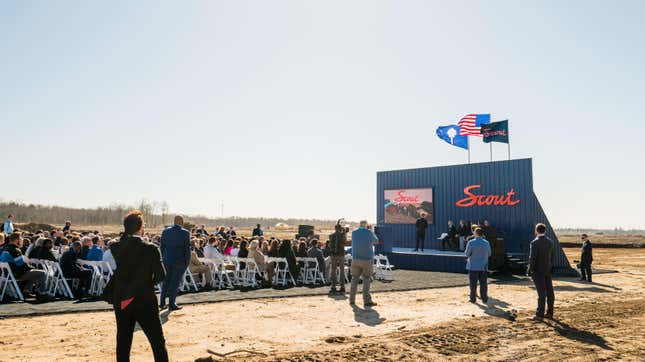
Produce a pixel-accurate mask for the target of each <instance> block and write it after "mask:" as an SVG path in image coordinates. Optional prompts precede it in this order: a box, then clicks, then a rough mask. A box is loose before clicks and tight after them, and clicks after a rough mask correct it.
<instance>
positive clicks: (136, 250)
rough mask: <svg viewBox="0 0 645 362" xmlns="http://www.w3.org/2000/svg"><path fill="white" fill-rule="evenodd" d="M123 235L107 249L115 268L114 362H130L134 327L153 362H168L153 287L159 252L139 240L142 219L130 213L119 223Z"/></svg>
mask: <svg viewBox="0 0 645 362" xmlns="http://www.w3.org/2000/svg"><path fill="white" fill-rule="evenodd" d="M123 226H124V228H125V232H124V233H123V235H122V236H121V239H120V240H119V241H118V242H116V243H114V244H112V245H111V246H110V250H111V252H112V255H113V256H114V261H115V262H116V265H117V268H116V270H115V272H114V278H113V281H112V282H113V283H114V284H113V288H112V289H106V291H105V293H110V291H111V293H110V294H111V295H109V300H111V303H112V304H113V307H114V314H115V316H116V360H117V362H121V361H129V360H130V349H131V347H132V337H133V334H134V327H135V324H136V323H138V324H139V326H140V327H141V329H142V330H143V333H144V334H145V335H146V337H147V338H148V342H149V343H150V347H151V349H152V353H153V356H154V360H155V362H166V361H168V350H167V349H166V340H165V338H164V335H163V329H162V327H161V321H160V320H159V308H158V305H157V296H156V295H155V290H154V286H155V284H157V283H160V282H161V281H162V280H164V277H165V271H164V268H163V265H162V264H161V255H159V249H157V247H156V246H155V245H154V244H151V243H148V242H146V241H144V240H143V239H142V238H141V235H142V234H143V216H142V215H141V212H140V211H136V210H134V211H131V212H130V213H129V214H128V215H127V216H126V217H125V219H124V220H123Z"/></svg>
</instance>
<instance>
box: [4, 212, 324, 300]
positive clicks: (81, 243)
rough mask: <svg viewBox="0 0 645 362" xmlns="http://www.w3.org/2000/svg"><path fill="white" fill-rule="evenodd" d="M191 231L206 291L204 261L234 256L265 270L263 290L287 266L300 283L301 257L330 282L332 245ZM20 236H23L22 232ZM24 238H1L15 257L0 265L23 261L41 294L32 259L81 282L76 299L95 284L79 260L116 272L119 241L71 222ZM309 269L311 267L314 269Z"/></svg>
mask: <svg viewBox="0 0 645 362" xmlns="http://www.w3.org/2000/svg"><path fill="white" fill-rule="evenodd" d="M189 231H190V235H191V257H190V263H189V265H188V268H189V270H190V272H191V273H193V274H194V275H195V276H196V282H199V283H201V284H203V285H206V286H207V288H208V286H210V283H211V273H210V272H209V266H208V265H207V264H205V263H204V262H202V260H200V259H201V258H209V259H225V258H226V257H228V256H231V257H237V258H248V259H253V260H254V261H255V264H256V265H257V267H258V270H259V271H260V273H259V274H260V275H261V276H258V278H260V279H261V280H260V283H259V285H261V286H271V285H272V281H273V279H274V275H275V268H276V267H280V268H284V267H285V266H288V268H289V271H290V273H291V275H292V276H293V277H294V279H296V280H297V279H298V276H299V275H300V270H301V269H302V268H303V267H305V265H304V263H303V262H300V263H299V262H298V261H297V259H296V258H315V259H316V260H317V262H318V266H319V269H320V271H321V272H322V273H323V275H324V276H325V280H327V279H328V276H329V274H330V270H329V265H330V257H331V256H330V255H331V254H330V252H329V250H327V249H328V244H329V243H328V242H326V243H324V244H323V243H321V242H320V241H319V240H317V239H313V238H299V239H294V240H291V239H283V240H280V239H277V238H275V237H267V236H265V233H264V232H263V231H262V229H261V228H260V225H257V227H256V228H255V229H254V230H253V235H252V236H248V237H247V236H242V235H238V233H237V232H236V230H235V229H234V228H233V227H228V228H227V227H223V226H222V227H217V228H216V229H215V230H214V231H213V232H209V231H208V230H207V229H206V227H205V226H204V225H200V226H199V227H197V228H194V229H191V230H189ZM15 234H16V235H19V232H16V233H15ZM20 235H21V241H22V242H21V244H20V245H19V246H18V245H17V243H15V244H16V245H14V244H11V245H9V243H8V242H7V239H8V237H7V235H5V234H3V233H0V255H1V253H2V252H3V251H5V250H10V251H11V254H6V255H5V257H4V260H2V259H1V258H0V261H6V262H8V263H10V264H11V266H12V270H13V269H14V267H15V266H16V261H15V260H17V259H24V260H25V263H24V265H22V264H21V265H20V268H16V269H15V271H14V274H16V278H20V280H21V281H22V280H26V279H29V280H33V282H31V283H30V287H31V289H32V290H38V289H37V288H34V287H33V285H31V284H36V286H37V284H39V283H40V282H41V279H43V278H44V276H42V275H40V274H39V275H38V277H36V276H33V275H32V276H30V277H29V278H24V277H23V276H24V275H26V274H27V272H29V271H30V270H34V272H35V273H36V274H38V272H39V271H38V270H36V269H34V268H31V267H30V266H29V259H38V260H50V261H54V262H58V263H59V264H60V267H61V271H62V273H63V275H64V277H65V278H68V279H73V280H78V283H77V284H78V288H77V289H75V290H74V295H75V296H77V297H83V296H87V295H88V291H89V289H90V285H91V280H92V271H91V270H89V269H86V268H84V267H83V266H81V265H80V264H79V263H78V262H79V260H80V261H97V262H98V261H105V262H106V263H107V264H109V265H110V267H111V268H112V270H115V269H116V263H115V260H114V257H113V256H112V252H111V250H110V246H111V245H113V244H114V243H116V242H117V241H118V238H119V236H114V237H105V236H103V235H102V234H101V233H100V232H98V231H75V230H73V228H72V225H71V223H69V222H67V223H66V224H65V225H64V226H63V227H62V228H60V229H56V230H52V231H43V230H38V231H36V232H33V233H22V234H20ZM9 237H11V236H9ZM143 238H144V240H146V241H148V242H151V243H154V244H156V245H157V246H159V243H160V235H155V234H150V233H146V234H145V235H144V237H143ZM16 250H17V252H16ZM18 253H19V255H18ZM14 254H15V255H14ZM9 256H12V257H9ZM18 256H20V258H18ZM22 256H24V258H22ZM266 258H284V259H285V260H286V263H287V265H278V266H276V265H275V263H274V262H267V261H266ZM242 264H243V263H242ZM281 264H283V263H281ZM225 266H226V267H227V268H230V267H232V266H231V265H225ZM308 266H309V267H311V266H312V264H310V265H308ZM240 267H241V268H244V265H240ZM40 272H42V271H40ZM31 274H34V273H31ZM39 278H40V279H39ZM202 278H204V279H203V280H202ZM43 280H44V279H43ZM74 284H76V283H74ZM70 286H71V285H70Z"/></svg>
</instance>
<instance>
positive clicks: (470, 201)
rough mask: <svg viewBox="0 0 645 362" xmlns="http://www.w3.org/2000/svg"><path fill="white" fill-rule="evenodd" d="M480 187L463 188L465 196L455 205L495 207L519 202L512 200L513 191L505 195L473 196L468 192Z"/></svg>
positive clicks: (518, 201)
mask: <svg viewBox="0 0 645 362" xmlns="http://www.w3.org/2000/svg"><path fill="white" fill-rule="evenodd" d="M480 187H481V185H470V186H467V187H465V188H464V194H465V195H466V196H467V197H465V198H463V199H461V200H459V201H457V202H456V203H455V205H457V206H459V207H471V206H475V205H477V206H484V205H496V206H502V205H506V206H513V205H517V204H519V203H520V200H513V196H514V195H515V189H511V191H509V192H507V193H506V195H475V194H474V193H472V192H470V190H473V189H478V188H480Z"/></svg>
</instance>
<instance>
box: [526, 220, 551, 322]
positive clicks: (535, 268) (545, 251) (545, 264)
mask: <svg viewBox="0 0 645 362" xmlns="http://www.w3.org/2000/svg"><path fill="white" fill-rule="evenodd" d="M545 234H546V225H544V224H537V225H536V226H535V235H536V238H535V240H533V241H531V251H530V253H529V270H528V274H529V275H530V276H531V278H532V279H533V283H534V284H535V290H536V291H537V293H538V306H537V311H536V313H535V317H533V318H532V319H533V320H534V321H541V320H542V318H545V317H546V318H549V319H553V304H554V301H555V293H554V292H553V281H552V280H551V268H553V263H554V257H555V253H554V244H553V241H551V239H549V238H548V237H546V235H545ZM545 301H546V304H547V310H546V315H545V314H544V302H545Z"/></svg>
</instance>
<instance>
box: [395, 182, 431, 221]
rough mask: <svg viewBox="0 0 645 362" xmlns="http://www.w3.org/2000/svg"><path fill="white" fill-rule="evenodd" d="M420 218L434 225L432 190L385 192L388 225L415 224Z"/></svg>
mask: <svg viewBox="0 0 645 362" xmlns="http://www.w3.org/2000/svg"><path fill="white" fill-rule="evenodd" d="M420 217H424V218H425V219H426V220H428V224H432V223H433V220H434V215H433V207H432V189H431V188H429V189H396V190H385V223H386V224H414V223H415V222H416V221H417V219H418V218H420Z"/></svg>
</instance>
